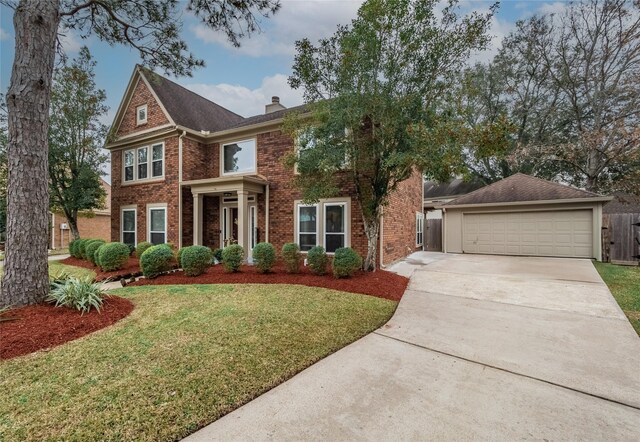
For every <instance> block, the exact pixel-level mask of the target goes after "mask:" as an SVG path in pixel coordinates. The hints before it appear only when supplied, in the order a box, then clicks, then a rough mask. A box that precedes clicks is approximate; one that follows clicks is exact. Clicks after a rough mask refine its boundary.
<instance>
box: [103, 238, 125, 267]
mask: <svg viewBox="0 0 640 442" xmlns="http://www.w3.org/2000/svg"><path fill="white" fill-rule="evenodd" d="M98 252H99V253H98V260H97V261H98V262H99V263H100V268H101V269H102V270H103V271H104V272H112V271H114V270H120V269H121V268H122V267H123V266H124V264H125V263H126V262H127V260H128V259H129V246H127V245H126V244H124V243H121V242H110V243H108V244H104V245H102V246H100V247H99V248H98Z"/></svg>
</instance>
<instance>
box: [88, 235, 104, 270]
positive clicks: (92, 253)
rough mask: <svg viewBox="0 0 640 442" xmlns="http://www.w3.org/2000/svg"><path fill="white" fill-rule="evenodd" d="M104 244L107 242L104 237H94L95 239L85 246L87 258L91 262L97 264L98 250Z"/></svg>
mask: <svg viewBox="0 0 640 442" xmlns="http://www.w3.org/2000/svg"><path fill="white" fill-rule="evenodd" d="M103 244H106V241H104V240H102V239H94V240H93V241H89V243H88V244H87V245H86V246H85V248H84V250H85V255H86V256H87V260H88V261H89V262H90V263H91V264H94V265H95V264H96V251H97V250H98V249H99V248H100V246H101V245H103Z"/></svg>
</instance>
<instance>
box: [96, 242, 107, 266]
mask: <svg viewBox="0 0 640 442" xmlns="http://www.w3.org/2000/svg"><path fill="white" fill-rule="evenodd" d="M107 244H109V243H105V244H102V245H101V246H100V247H98V249H97V250H96V251H95V253H94V254H93V262H94V263H95V264H96V265H97V266H98V267H100V249H102V248H103V247H104V246H106V245H107Z"/></svg>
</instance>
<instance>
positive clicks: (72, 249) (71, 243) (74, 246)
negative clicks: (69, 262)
mask: <svg viewBox="0 0 640 442" xmlns="http://www.w3.org/2000/svg"><path fill="white" fill-rule="evenodd" d="M77 247H78V240H77V239H72V240H71V241H69V255H71V256H73V257H74V258H75V257H76V253H77V252H76V249H77Z"/></svg>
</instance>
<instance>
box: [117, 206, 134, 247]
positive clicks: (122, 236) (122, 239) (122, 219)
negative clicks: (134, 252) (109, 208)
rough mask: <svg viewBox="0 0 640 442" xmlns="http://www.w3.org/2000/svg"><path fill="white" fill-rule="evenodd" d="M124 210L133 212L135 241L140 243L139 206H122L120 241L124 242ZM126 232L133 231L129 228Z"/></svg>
mask: <svg viewBox="0 0 640 442" xmlns="http://www.w3.org/2000/svg"><path fill="white" fill-rule="evenodd" d="M124 212H133V219H134V223H133V242H134V245H136V246H137V245H138V207H137V206H121V207H120V242H122V243H124V234H125V231H124ZM126 233H131V230H127V232H126Z"/></svg>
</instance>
